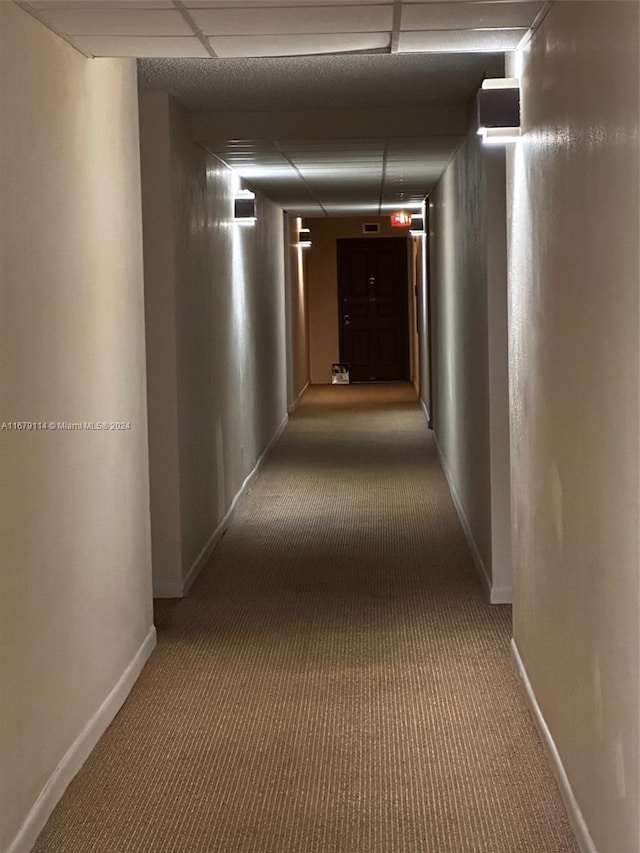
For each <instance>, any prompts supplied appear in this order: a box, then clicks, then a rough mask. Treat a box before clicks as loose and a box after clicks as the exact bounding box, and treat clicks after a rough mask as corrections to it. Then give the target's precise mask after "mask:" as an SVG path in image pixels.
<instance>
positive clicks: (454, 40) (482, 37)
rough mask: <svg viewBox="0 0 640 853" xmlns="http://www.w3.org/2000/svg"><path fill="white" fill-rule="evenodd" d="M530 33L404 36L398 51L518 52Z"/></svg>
mask: <svg viewBox="0 0 640 853" xmlns="http://www.w3.org/2000/svg"><path fill="white" fill-rule="evenodd" d="M526 32H527V30H526V29H525V28H514V29H504V30H500V29H494V30H429V31H424V32H403V33H401V34H400V40H399V48H398V49H399V50H401V51H403V52H405V53H422V52H425V51H427V52H429V51H431V52H443V53H446V52H452V53H455V52H458V51H467V50H468V51H474V52H478V51H503V50H515V49H516V47H517V46H518V45H519V44H520V42H521V40H522V38H523V36H524V35H525V33H526Z"/></svg>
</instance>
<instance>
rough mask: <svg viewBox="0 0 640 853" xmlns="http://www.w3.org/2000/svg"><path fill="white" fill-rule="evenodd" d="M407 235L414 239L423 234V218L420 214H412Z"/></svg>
mask: <svg viewBox="0 0 640 853" xmlns="http://www.w3.org/2000/svg"><path fill="white" fill-rule="evenodd" d="M409 234H411V235H413V236H414V237H417V236H419V235H420V234H424V216H422V215H421V214H420V213H416V214H413V216H412V217H411V225H410V226H409Z"/></svg>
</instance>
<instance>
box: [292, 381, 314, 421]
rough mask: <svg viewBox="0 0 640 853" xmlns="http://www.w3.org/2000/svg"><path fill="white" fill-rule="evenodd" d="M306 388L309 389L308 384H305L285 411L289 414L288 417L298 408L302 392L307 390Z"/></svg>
mask: <svg viewBox="0 0 640 853" xmlns="http://www.w3.org/2000/svg"><path fill="white" fill-rule="evenodd" d="M308 387H309V383H308V382H307V384H306V385H305V386H304V388H303V389H302V391H301V392H300V393H299V394H298V396H297V397H296V399H295V400H294V401H293V403H292V404H291V405H290V406H289V407H288V409H287V411H288V412H289V414H290V415H292V414H293V413H294V412H295V410H296V409H297V408H298V406H299V404H300V400H302V397H303V395H304V392H305V391H306V390H307V388H308Z"/></svg>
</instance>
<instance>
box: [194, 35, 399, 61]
mask: <svg viewBox="0 0 640 853" xmlns="http://www.w3.org/2000/svg"><path fill="white" fill-rule="evenodd" d="M209 42H210V43H211V47H212V48H213V49H214V51H215V52H216V54H217V55H218V56H220V57H231V56H238V57H240V56H247V57H249V56H256V57H257V56H307V55H311V54H314V55H315V54H327V53H347V52H349V51H359V50H376V49H380V48H385V47H388V45H389V34H388V33H366V34H360V33H355V34H354V33H341V34H339V35H338V34H336V35H300V36H223V37H221V38H210V39H209Z"/></svg>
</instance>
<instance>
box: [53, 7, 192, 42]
mask: <svg viewBox="0 0 640 853" xmlns="http://www.w3.org/2000/svg"><path fill="white" fill-rule="evenodd" d="M45 14H46V20H47V22H48V23H50V24H51V25H52V26H54V27H55V28H56V29H57V30H58V31H59V32H63V33H66V34H67V35H70V36H193V35H194V33H193V30H192V29H191V27H190V26H189V24H187V22H186V21H185V19H184V18H183V17H182V15H181V14H180V13H179V12H178V11H177V10H176V9H174V10H173V11H171V10H169V9H131V8H126V9H125V8H109V9H99V8H94V9H92V8H82V9H76V8H71V9H51V8H49V7H46V11H45Z"/></svg>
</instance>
